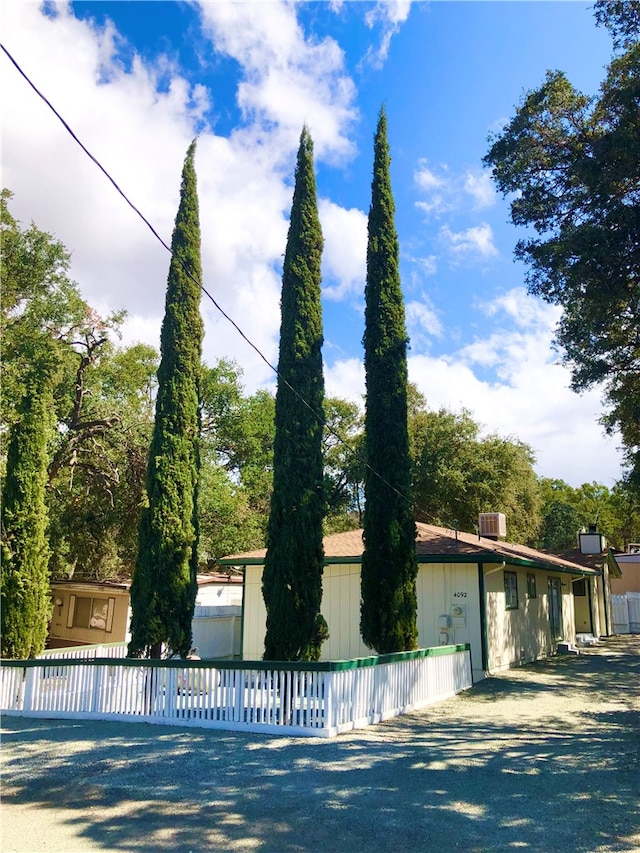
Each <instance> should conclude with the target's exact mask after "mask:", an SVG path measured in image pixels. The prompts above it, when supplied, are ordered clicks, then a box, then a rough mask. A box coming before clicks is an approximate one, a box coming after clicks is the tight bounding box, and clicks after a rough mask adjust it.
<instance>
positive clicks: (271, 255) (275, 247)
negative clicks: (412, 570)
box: [0, 0, 620, 486]
mask: <svg viewBox="0 0 640 853" xmlns="http://www.w3.org/2000/svg"><path fill="white" fill-rule="evenodd" d="M2 16H3V27H2V30H3V36H2V41H3V44H4V45H5V47H6V48H7V49H8V50H9V51H10V52H11V53H12V55H13V56H14V58H15V59H16V61H17V62H18V63H19V64H20V65H21V66H22V68H23V70H24V71H25V72H26V73H27V74H28V75H29V77H30V78H31V79H32V80H33V82H34V83H35V84H36V85H37V86H38V87H39V88H40V89H41V90H42V91H43V93H44V94H45V95H46V96H47V97H48V98H49V99H50V100H51V101H52V103H53V104H54V106H55V107H56V108H57V109H58V110H59V111H60V112H61V113H62V115H63V116H64V117H65V119H66V120H67V121H68V123H69V124H70V125H71V127H72V128H73V129H74V130H75V131H76V133H77V134H78V136H79V137H80V138H81V139H82V141H83V142H84V144H85V145H86V146H87V147H88V148H89V149H90V150H91V151H92V153H93V154H94V155H95V156H96V157H98V158H99V159H100V161H101V162H102V163H103V165H104V166H105V168H107V169H108V170H109V171H110V172H111V173H112V175H113V177H114V178H115V179H116V180H117V181H118V183H119V184H120V185H121V187H122V188H123V190H124V191H125V192H126V193H127V194H128V195H129V196H130V198H131V199H132V201H133V202H134V203H135V204H136V205H137V206H138V207H139V208H140V209H141V210H142V211H143V212H144V213H145V215H146V216H147V217H148V218H149V219H150V220H151V221H152V222H153V224H154V226H155V227H156V228H157V230H158V231H159V233H161V234H162V235H163V236H164V237H165V239H166V240H167V241H168V240H169V239H170V234H171V229H172V224H173V218H174V216H175V211H176V209H177V202H178V189H179V176H180V169H181V166H182V161H183V158H184V154H185V152H186V148H187V146H188V144H189V142H190V140H191V139H192V138H193V136H194V135H195V134H196V133H198V134H199V142H198V152H197V159H196V167H197V172H198V182H199V194H200V205H201V224H202V236H203V266H204V277H205V282H204V283H205V286H206V287H207V288H208V289H209V290H210V292H211V293H213V294H214V296H215V297H216V299H217V300H218V301H219V302H220V304H221V305H222V306H223V307H224V309H225V310H226V311H227V312H228V313H229V314H230V315H231V316H232V317H233V318H234V319H235V320H236V322H238V323H239V325H240V326H241V327H242V329H243V331H244V332H245V333H246V334H247V336H248V337H250V338H251V339H252V340H253V341H254V342H255V344H256V345H257V346H258V347H259V348H260V349H261V350H262V351H263V352H264V354H265V356H266V357H267V358H268V359H269V360H270V361H271V362H272V363H275V362H276V361H277V344H278V328H279V290H280V273H281V269H280V264H281V258H282V254H283V252H284V247H285V242H286V233H287V225H288V222H287V217H288V210H289V205H290V202H291V194H292V180H293V169H294V164H295V153H296V148H297V143H298V139H299V135H300V130H301V127H302V124H303V123H304V122H306V123H307V124H308V126H309V128H310V131H311V134H312V136H313V138H314V142H315V153H316V167H317V181H318V197H319V208H320V216H321V221H322V225H323V230H324V235H325V252H324V261H323V289H324V300H323V310H324V325H325V348H324V357H325V374H326V384H327V391H328V392H329V393H331V394H333V395H337V396H343V397H349V398H352V399H357V400H361V395H362V393H363V388H364V383H363V369H362V346H361V339H362V332H363V290H364V273H365V250H366V214H367V212H368V207H369V195H370V182H371V167H372V139H373V132H374V128H375V124H376V120H377V115H378V111H379V109H380V106H381V104H383V103H384V104H385V108H386V111H387V116H388V127H389V142H390V145H391V152H392V183H393V189H394V195H395V201H396V210H397V218H396V224H397V229H398V234H399V239H400V249H401V275H402V282H403V290H404V294H405V304H406V310H407V324H408V330H409V335H410V338H411V348H410V352H409V371H410V378H411V379H412V381H414V382H415V383H416V384H417V385H418V387H419V388H420V390H421V391H422V393H423V394H424V395H425V397H426V398H427V401H428V404H429V405H430V406H431V407H433V408H439V407H440V406H445V407H447V408H449V409H454V410H456V411H457V410H460V408H462V407H466V408H467V409H469V410H470V411H471V413H472V415H473V416H474V417H475V418H476V419H477V420H478V421H479V422H480V423H481V424H483V425H484V426H485V429H486V431H488V432H494V431H495V432H498V433H500V434H501V435H503V436H511V437H516V438H519V439H521V440H522V441H525V442H527V443H528V444H530V445H531V446H532V447H533V449H534V452H535V453H536V456H537V460H538V461H537V465H536V469H537V470H538V472H539V473H540V474H542V475H544V476H550V477H558V478H561V479H565V480H566V481H567V482H569V483H571V484H572V485H579V484H580V483H583V482H590V481H593V480H597V481H599V482H602V483H605V484H606V485H608V486H611V485H613V482H614V481H615V480H616V479H617V478H618V477H619V476H620V469H619V454H618V452H617V449H616V441H615V439H608V438H606V437H605V436H604V435H603V433H602V430H601V428H600V426H599V425H598V423H597V419H598V417H599V416H600V414H601V413H602V409H601V407H600V403H599V394H598V392H597V391H594V392H591V393H588V394H585V395H582V396H580V397H578V396H576V395H575V394H573V393H572V392H571V391H570V390H569V389H568V385H569V374H568V372H567V371H566V369H565V368H564V367H562V366H561V365H560V364H559V363H558V355H557V354H556V353H554V351H553V349H552V345H551V343H552V336H553V327H554V325H555V323H556V322H557V320H558V317H559V314H558V310H557V309H556V308H554V307H553V306H548V305H546V304H544V303H542V302H540V301H539V300H536V299H533V298H532V297H530V296H528V295H527V294H526V288H525V284H524V269H523V268H522V267H521V266H520V265H519V264H516V263H515V262H514V261H513V256H512V252H513V247H514V245H515V242H516V240H517V239H518V236H519V235H518V233H517V232H516V229H514V228H513V226H511V225H510V224H508V222H507V217H508V209H507V205H506V203H505V202H504V201H503V200H502V199H500V198H499V197H497V196H496V194H495V192H494V190H493V186H492V183H491V180H490V178H489V175H488V173H487V172H486V170H483V168H482V162H481V161H482V157H483V155H484V154H485V153H486V151H487V148H488V143H487V137H488V135H489V134H490V133H491V132H495V131H496V130H498V129H499V128H500V127H501V126H502V125H503V124H504V122H505V121H506V120H507V119H509V118H510V117H511V116H512V115H513V113H514V109H515V106H516V105H517V103H518V102H519V101H520V99H521V97H522V95H523V93H524V92H525V91H526V90H529V89H531V88H534V87H536V86H537V85H539V84H540V83H541V82H542V80H543V78H544V75H545V72H546V70H547V69H556V68H560V69H562V70H564V71H565V72H566V73H567V75H568V77H569V79H570V80H571V81H572V82H573V83H574V84H575V85H576V86H577V87H578V88H580V89H582V90H583V91H584V92H586V93H588V94H595V93H596V92H597V89H598V86H599V83H600V81H601V80H602V78H603V76H604V67H605V65H606V64H607V62H608V61H609V58H610V48H611V45H610V40H609V37H608V35H607V33H606V32H605V31H603V30H601V29H598V28H596V26H595V23H594V19H593V15H592V11H591V10H590V8H589V4H588V3H587V2H538V3H530V2H431V3H427V2H410V0H398V2H385V3H373V2H371V3H370V2H333V3H325V2H309V3H302V2H300V3H285V2H240V3H226V2H206V3H195V2H194V3H173V2H152V1H151V2H79V3H47V4H45V5H42V6H39V5H38V4H37V3H23V2H20V0H6V2H5V3H4V4H3V11H2ZM0 69H1V74H2V80H1V82H2V110H3V145H2V171H3V185H4V186H8V187H9V188H10V189H11V190H12V191H13V192H14V194H15V200H14V204H13V208H12V209H13V211H14V214H15V215H16V216H17V217H18V218H20V219H21V220H23V222H29V221H30V220H34V221H35V222H36V223H37V224H38V225H39V226H40V227H41V228H44V229H46V230H47V231H50V232H51V233H54V234H55V235H56V236H57V237H59V238H60V239H61V240H62V241H63V242H64V243H65V244H66V246H67V247H68V248H69V249H70V250H71V251H72V253H73V255H72V258H73V261H72V264H73V266H72V272H73V275H74V277H75V278H76V280H77V281H78V283H79V285H80V287H81V289H82V291H83V293H84V294H85V296H86V298H87V299H88V301H89V302H90V303H91V304H92V305H94V306H95V307H97V308H99V309H100V310H102V311H108V310H109V309H118V308H121V307H124V308H126V309H127V310H128V312H129V316H128V320H127V323H126V325H125V335H124V341H125V342H126V343H129V342H132V341H135V340H144V341H146V342H149V343H152V344H154V345H156V346H157V345H158V341H159V332H160V323H161V319H162V313H163V304H164V291H165V286H166V274H167V270H168V258H167V256H166V253H165V252H164V250H163V249H162V248H161V247H160V246H159V245H158V244H157V243H155V242H154V240H153V238H152V236H151V235H150V233H149V232H148V231H147V230H146V229H145V227H144V226H143V225H142V223H141V222H140V221H139V220H137V219H136V218H135V216H134V215H133V214H132V213H131V211H130V210H128V209H127V208H126V206H125V205H124V203H123V201H122V199H120V198H119V197H118V196H117V194H116V193H115V192H114V191H113V189H112V188H111V187H110V186H109V184H108V183H107V182H106V180H105V178H104V176H102V175H101V174H100V173H99V172H98V170H97V169H96V168H95V166H94V165H92V164H91V162H90V161H89V160H88V159H87V158H86V156H85V155H84V154H83V153H82V151H81V150H80V149H79V148H78V147H77V146H76V145H75V143H74V142H73V141H72V140H71V138H70V137H69V136H68V135H67V134H66V133H65V131H64V130H63V128H62V127H61V126H60V124H59V123H58V122H57V120H56V119H55V117H54V116H53V115H52V114H51V113H50V112H49V111H48V110H47V109H46V107H45V106H44V105H43V104H42V103H41V102H40V101H39V100H38V99H37V98H36V96H35V95H34V94H33V92H31V91H30V90H29V89H28V87H27V86H26V84H25V83H24V81H23V80H22V79H21V78H20V77H19V76H18V74H17V73H16V72H15V70H14V69H13V68H12V67H11V66H10V64H9V62H8V61H7V60H6V57H4V56H2V57H0ZM203 315H204V318H205V327H206V337H205V358H206V359H207V361H208V362H209V363H213V362H214V361H215V360H216V359H217V358H220V357H222V356H227V357H231V358H235V359H236V360H237V361H238V363H239V364H240V365H242V367H243V369H244V381H245V385H246V388H247V390H248V391H252V390H254V389H255V388H257V387H260V386H262V385H273V376H272V375H271V374H270V372H269V370H268V368H266V366H265V364H264V362H262V361H260V359H259V358H258V357H257V356H256V355H255V354H254V353H253V352H252V351H251V349H250V348H249V347H248V346H247V345H246V343H244V342H243V341H242V339H241V338H240V337H239V336H238V334H237V332H235V331H234V330H233V329H232V327H231V326H230V325H229V324H228V323H227V322H226V321H225V320H224V319H222V318H221V317H220V315H219V314H217V313H216V311H215V309H213V307H212V306H211V305H209V304H206V303H203Z"/></svg>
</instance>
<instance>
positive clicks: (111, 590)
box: [47, 572, 242, 657]
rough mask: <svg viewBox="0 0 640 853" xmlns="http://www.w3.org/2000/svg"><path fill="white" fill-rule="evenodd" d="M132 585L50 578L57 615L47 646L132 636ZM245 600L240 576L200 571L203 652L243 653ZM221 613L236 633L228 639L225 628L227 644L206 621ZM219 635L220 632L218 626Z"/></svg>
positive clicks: (197, 629) (197, 621) (198, 639)
mask: <svg viewBox="0 0 640 853" xmlns="http://www.w3.org/2000/svg"><path fill="white" fill-rule="evenodd" d="M130 586H131V582H130V581H129V580H125V581H116V582H111V581H88V580H74V579H73V578H72V579H70V580H54V581H51V601H52V616H51V622H50V623H49V638H48V642H47V646H48V647H49V648H52V649H56V648H67V647H69V646H84V645H93V644H96V643H125V642H126V643H128V642H129V640H130V639H131V634H130V631H129V626H130V623H131V606H130V601H129V589H130ZM241 605H242V576H241V575H238V574H233V573H229V574H226V573H219V572H218V573H214V574H208V575H198V594H197V597H196V611H195V614H194V620H193V628H194V640H193V642H194V645H195V646H198V649H199V652H200V655H201V656H202V657H205V656H206V657H233V656H235V652H236V651H237V653H238V654H239V651H240V608H241ZM216 618H217V619H218V620H220V619H223V618H224V619H225V620H226V621H227V622H229V620H231V621H230V627H229V630H230V631H231V636H230V637H229V638H227V634H228V633H229V632H228V631H227V630H225V631H224V632H223V633H224V637H225V639H224V642H222V644H221V643H220V642H219V640H220V639H221V637H219V636H218V639H217V640H216V639H214V636H213V634H212V632H211V630H208V629H207V626H205V625H204V620H205V619H209V620H212V619H216ZM219 627H220V625H219ZM216 634H217V635H218V634H220V632H219V631H216ZM234 637H235V641H234ZM209 646H210V648H209ZM228 646H230V648H227V647H228ZM235 646H237V649H234V647H235ZM222 651H224V654H222V653H221V652H222Z"/></svg>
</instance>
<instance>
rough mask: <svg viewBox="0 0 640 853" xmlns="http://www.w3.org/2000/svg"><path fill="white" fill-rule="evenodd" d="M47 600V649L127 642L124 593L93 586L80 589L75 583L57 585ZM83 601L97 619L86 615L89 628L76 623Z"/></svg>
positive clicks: (83, 610) (123, 591)
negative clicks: (88, 602) (49, 618)
mask: <svg viewBox="0 0 640 853" xmlns="http://www.w3.org/2000/svg"><path fill="white" fill-rule="evenodd" d="M51 598H52V618H51V622H50V625H49V647H50V648H53V649H55V648H60V647H64V646H72V645H77V646H85V645H93V644H94V643H118V642H123V641H124V640H125V639H127V640H128V639H129V637H128V635H127V631H128V628H129V624H128V621H129V592H128V590H122V589H118V588H114V587H110V586H100V585H97V584H91V585H87V586H83V585H82V584H78V583H74V584H61V583H57V584H56V585H55V586H54V587H53V588H52V591H51ZM87 600H91V602H92V603H93V604H92V607H93V610H94V611H95V613H96V614H97V616H98V618H93V616H92V613H91V612H90V613H89V620H88V621H89V623H90V624H91V627H80V626H79V625H78V624H77V623H78V622H79V621H81V619H82V617H84V613H85V610H86V609H87V608H88V605H87ZM103 612H104V618H103ZM82 621H84V620H83V619H82ZM102 626H103V627H102Z"/></svg>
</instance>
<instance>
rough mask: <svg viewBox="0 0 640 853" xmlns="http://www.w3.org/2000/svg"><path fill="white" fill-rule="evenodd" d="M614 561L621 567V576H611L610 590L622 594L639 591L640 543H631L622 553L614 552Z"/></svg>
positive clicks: (615, 593)
mask: <svg viewBox="0 0 640 853" xmlns="http://www.w3.org/2000/svg"><path fill="white" fill-rule="evenodd" d="M615 557H616V562H617V563H618V565H619V566H620V568H621V569H622V576H621V577H619V578H612V580H611V592H612V593H613V594H614V595H624V594H625V593H627V592H638V593H640V544H635V543H633V544H631V545H628V546H627V550H626V551H625V552H624V553H622V554H616V555H615Z"/></svg>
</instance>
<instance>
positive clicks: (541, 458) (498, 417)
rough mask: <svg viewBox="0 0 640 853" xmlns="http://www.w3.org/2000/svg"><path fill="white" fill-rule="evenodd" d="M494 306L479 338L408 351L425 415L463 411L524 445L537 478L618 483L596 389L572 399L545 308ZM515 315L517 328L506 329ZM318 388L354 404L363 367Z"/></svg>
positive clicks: (330, 376) (341, 370)
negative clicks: (498, 323)
mask: <svg viewBox="0 0 640 853" xmlns="http://www.w3.org/2000/svg"><path fill="white" fill-rule="evenodd" d="M526 303H529V304H528V305H527V304H526ZM501 304H502V307H500V305H498V306H497V310H498V311H501V312H502V317H503V319H504V321H505V323H504V325H503V326H502V327H501V328H500V329H498V330H497V331H494V329H493V326H490V327H489V329H488V332H487V334H486V335H480V336H479V337H478V338H477V340H476V341H474V342H473V344H471V345H468V346H465V347H462V348H461V349H459V350H458V351H457V352H452V353H450V354H449V355H446V356H432V355H429V354H425V353H416V352H415V351H414V349H413V348H412V349H411V350H410V352H409V358H408V366H409V379H410V380H411V381H412V382H414V383H415V384H416V385H417V386H418V389H419V390H420V391H421V392H422V393H423V394H424V396H425V397H426V399H427V405H428V406H429V408H430V409H438V408H440V407H445V408H447V409H450V410H453V411H460V409H462V408H466V409H468V410H470V412H471V414H472V417H473V418H474V419H475V420H476V421H477V422H478V423H479V424H481V426H482V427H483V430H484V433H485V434H488V433H493V432H495V433H497V434H498V435H501V436H503V437H504V438H515V439H519V440H521V441H524V442H526V443H527V444H529V445H530V446H531V447H532V448H533V450H534V453H535V455H536V458H537V462H536V465H535V469H536V471H537V473H538V474H539V475H540V476H545V477H553V478H559V479H563V480H566V482H568V483H569V484H570V485H572V486H579V485H581V484H582V483H583V482H585V481H589V482H590V481H593V480H595V481H597V482H599V483H603V484H605V485H607V486H609V487H611V486H612V485H613V483H614V481H615V480H617V479H619V477H620V461H621V457H620V453H619V451H618V450H617V442H616V439H615V438H612V439H611V438H607V437H606V436H605V435H604V434H603V431H602V428H601V427H600V426H599V424H598V423H597V419H598V417H599V416H600V415H601V413H602V407H601V404H600V398H599V394H598V392H597V390H594V391H592V392H589V393H587V394H583V395H580V396H579V395H577V394H574V393H573V392H572V391H571V390H570V389H569V382H570V376H569V372H568V370H567V369H566V368H564V367H563V366H562V365H561V364H559V363H558V361H557V360H555V359H554V355H553V352H552V350H551V340H552V337H553V328H554V325H555V316H554V315H552V314H550V313H549V312H548V309H549V307H551V306H548V305H545V304H544V303H542V302H540V301H539V300H537V299H535V298H534V297H532V296H528V295H527V294H526V293H525V292H524V291H523V290H522V289H521V288H519V289H516V290H514V291H512V292H510V293H507V294H505V295H504V297H503V299H502V300H501ZM412 306H413V303H408V305H407V316H408V317H409V316H410V315H411V314H412V313H413V312H414V310H416V312H417V313H418V314H419V313H420V311H419V309H414V308H413V307H412ZM515 306H519V310H518V312H517V314H514V311H513V309H514V307H515ZM424 316H425V318H426V317H427V316H428V306H427V311H426V312H425V313H424ZM523 317H524V318H525V319H524V321H523V322H521V327H520V328H516V329H514V328H513V327H512V325H510V324H511V321H512V320H513V319H519V320H521V321H522V318H523ZM489 374H490V375H491V378H487V376H488V375H489ZM325 382H326V387H327V393H329V394H331V395H332V396H337V397H345V398H347V399H350V400H354V401H355V402H358V403H359V404H360V405H362V399H363V395H364V388H365V385H364V366H363V364H362V362H361V361H360V360H359V359H349V360H346V361H336V362H335V363H334V364H333V365H332V366H331V367H325ZM585 460H588V463H587V464H586V465H585Z"/></svg>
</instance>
